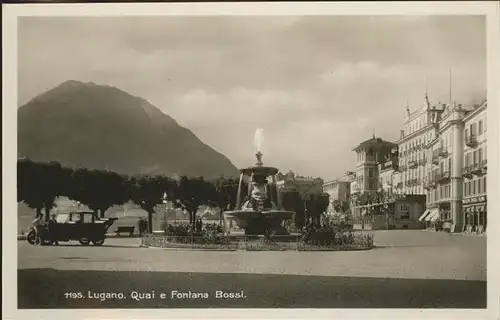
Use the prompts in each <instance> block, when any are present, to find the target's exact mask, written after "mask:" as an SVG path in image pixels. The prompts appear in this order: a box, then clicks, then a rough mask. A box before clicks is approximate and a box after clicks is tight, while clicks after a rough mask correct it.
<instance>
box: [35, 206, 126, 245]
mask: <svg viewBox="0 0 500 320" xmlns="http://www.w3.org/2000/svg"><path fill="white" fill-rule="evenodd" d="M116 220H118V218H97V217H96V216H95V214H94V212H71V213H60V214H59V215H57V218H56V221H57V224H56V225H55V228H54V229H52V230H49V229H47V228H44V231H43V232H42V233H41V236H40V238H41V242H42V244H45V245H50V244H52V243H53V242H55V240H57V241H62V242H67V241H70V240H78V241H79V242H80V243H81V244H82V245H85V246H86V245H89V244H90V243H91V242H92V243H93V244H94V245H96V246H100V245H102V244H103V243H104V240H105V239H106V232H107V231H108V229H109V227H111V226H112V225H113V223H114V222H115V221H116ZM35 239H36V234H35V232H34V230H31V231H30V232H29V233H28V237H27V240H28V242H29V243H31V244H34V243H35Z"/></svg>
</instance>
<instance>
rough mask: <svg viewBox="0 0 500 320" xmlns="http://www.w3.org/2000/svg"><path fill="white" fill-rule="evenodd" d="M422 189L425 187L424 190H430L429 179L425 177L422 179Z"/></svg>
mask: <svg viewBox="0 0 500 320" xmlns="http://www.w3.org/2000/svg"><path fill="white" fill-rule="evenodd" d="M424 189H425V190H430V189H432V185H431V181H429V180H428V179H425V180H424Z"/></svg>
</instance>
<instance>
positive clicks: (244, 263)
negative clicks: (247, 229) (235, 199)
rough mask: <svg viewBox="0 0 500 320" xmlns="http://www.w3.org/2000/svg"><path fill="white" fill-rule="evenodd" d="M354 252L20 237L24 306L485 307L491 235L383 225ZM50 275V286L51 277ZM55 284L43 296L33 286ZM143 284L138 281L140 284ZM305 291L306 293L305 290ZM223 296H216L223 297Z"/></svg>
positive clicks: (128, 240) (21, 286)
mask: <svg viewBox="0 0 500 320" xmlns="http://www.w3.org/2000/svg"><path fill="white" fill-rule="evenodd" d="M375 244H376V246H377V247H376V248H375V249H373V250H369V251H352V252H296V251H285V252H225V251H200V250H189V251H180V250H170V249H153V248H139V247H138V246H139V239H125V238H124V239H107V242H106V244H105V246H103V247H92V246H89V247H83V246H81V245H79V244H78V243H76V242H74V243H70V244H63V245H61V246H58V247H57V246H50V247H33V246H30V245H29V244H27V243H26V242H24V241H19V242H18V249H19V251H18V254H19V255H18V268H19V307H21V308H23V307H24V308H37V307H50V306H52V307H165V306H170V307H183V306H184V307H185V306H186V304H189V305H191V306H194V307H207V306H218V307H251V306H254V307H276V306H281V307H287V306H288V307H332V308H333V307H342V308H348V307H414V308H415V307H464V308H467V307H484V306H485V305H486V282H485V280H486V237H474V236H463V235H450V234H445V233H433V232H425V231H407V230H405V231H377V232H375ZM49 284H50V285H49ZM37 285H38V286H40V288H49V290H50V294H48V295H44V296H41V297H40V296H38V295H37V294H36V293H35V292H37V291H36V290H35V291H33V290H30V286H35V287H36V286H37ZM134 288H135V289H134ZM138 288H141V290H142V291H150V290H156V291H157V292H160V291H161V292H166V294H167V295H168V296H169V297H170V294H171V291H172V290H179V291H181V290H184V291H189V290H191V291H201V292H210V295H212V293H213V294H215V293H214V292H215V291H217V290H222V291H224V290H225V291H228V290H229V291H235V292H236V291H237V292H239V291H241V290H244V291H245V295H246V298H245V299H230V300H227V299H226V300H224V299H222V300H220V299H215V298H213V299H212V297H211V298H208V299H194V300H192V299H191V300H189V299H188V300H182V299H181V300H177V299H173V300H172V299H167V300H165V299H159V298H158V297H156V298H155V299H149V300H143V301H141V302H132V303H131V300H130V299H125V300H113V299H111V300H106V301H99V302H98V301H95V300H89V299H83V300H81V299H76V300H75V299H68V298H64V297H63V296H64V293H65V292H73V291H78V292H83V293H85V294H86V293H88V291H89V290H94V291H97V292H103V291H106V292H109V291H112V292H118V291H120V292H124V295H126V296H127V295H129V294H130V291H131V290H138ZM299 297H300V298H299ZM214 299H215V300H214Z"/></svg>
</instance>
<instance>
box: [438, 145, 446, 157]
mask: <svg viewBox="0 0 500 320" xmlns="http://www.w3.org/2000/svg"><path fill="white" fill-rule="evenodd" d="M438 155H439V156H440V157H443V158H444V157H447V156H448V149H446V148H444V147H442V148H439V151H438Z"/></svg>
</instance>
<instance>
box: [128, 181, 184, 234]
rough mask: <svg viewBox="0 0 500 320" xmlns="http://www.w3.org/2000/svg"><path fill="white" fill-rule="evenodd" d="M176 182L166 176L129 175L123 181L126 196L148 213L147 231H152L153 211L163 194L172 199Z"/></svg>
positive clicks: (160, 201) (161, 200) (161, 199)
mask: <svg viewBox="0 0 500 320" xmlns="http://www.w3.org/2000/svg"><path fill="white" fill-rule="evenodd" d="M176 189H177V183H176V181H175V180H174V179H172V178H169V177H166V176H161V175H157V176H147V175H142V176H137V177H129V179H127V181H126V182H125V190H126V192H125V194H126V197H127V198H128V199H130V200H132V202H134V203H135V204H137V205H139V206H140V207H141V208H142V209H143V210H144V211H146V212H147V213H148V232H149V233H152V232H153V213H154V212H155V208H156V206H157V205H159V204H160V203H162V202H163V195H164V193H167V197H168V199H170V200H174V197H175V195H176Z"/></svg>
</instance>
